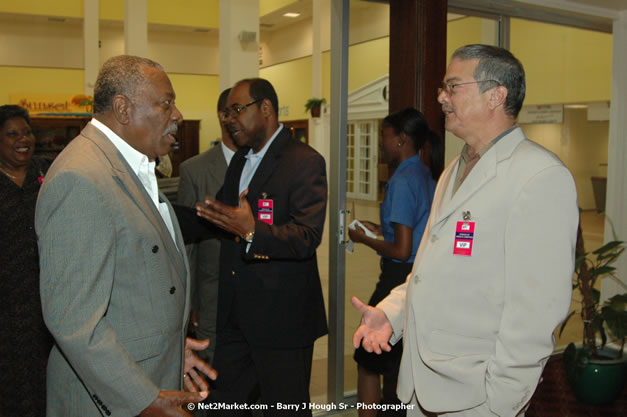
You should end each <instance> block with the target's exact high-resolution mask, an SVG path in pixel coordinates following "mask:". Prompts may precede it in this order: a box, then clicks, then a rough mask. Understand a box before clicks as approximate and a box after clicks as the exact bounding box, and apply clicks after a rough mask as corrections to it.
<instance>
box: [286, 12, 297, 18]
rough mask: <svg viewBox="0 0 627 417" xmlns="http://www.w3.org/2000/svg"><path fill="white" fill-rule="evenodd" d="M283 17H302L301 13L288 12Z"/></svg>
mask: <svg viewBox="0 0 627 417" xmlns="http://www.w3.org/2000/svg"><path fill="white" fill-rule="evenodd" d="M283 16H285V17H298V16H300V13H294V12H287V13H283Z"/></svg>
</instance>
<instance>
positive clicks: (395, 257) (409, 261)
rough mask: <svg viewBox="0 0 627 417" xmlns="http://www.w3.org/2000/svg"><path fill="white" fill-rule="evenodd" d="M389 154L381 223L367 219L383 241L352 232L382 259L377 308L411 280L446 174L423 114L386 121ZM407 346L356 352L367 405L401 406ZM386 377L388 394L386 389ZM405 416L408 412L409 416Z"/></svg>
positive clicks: (404, 113)
mask: <svg viewBox="0 0 627 417" xmlns="http://www.w3.org/2000/svg"><path fill="white" fill-rule="evenodd" d="M382 130H383V156H384V159H385V161H386V163H387V165H388V171H389V173H390V175H391V176H390V178H389V180H388V182H387V184H386V191H385V199H384V200H383V203H382V204H381V210H380V215H381V225H377V224H374V223H371V222H367V221H362V223H363V224H364V226H366V228H368V229H369V230H370V231H372V232H373V233H375V234H376V235H377V236H383V240H381V239H373V238H369V237H367V236H366V235H365V233H364V232H363V231H362V230H361V229H360V228H357V229H356V230H349V236H350V238H351V240H352V241H353V242H358V243H363V244H365V245H367V246H369V247H371V248H372V249H374V250H376V251H377V253H378V254H379V255H380V256H381V275H380V276H379V282H378V283H377V286H376V288H375V290H374V293H373V294H372V297H371V298H370V301H369V302H368V304H369V305H371V306H374V305H376V304H377V303H378V302H379V301H381V300H382V299H383V298H385V296H387V295H388V294H389V293H390V291H391V290H392V289H393V288H394V287H396V286H397V285H400V284H402V283H403V282H405V279H406V278H407V275H408V274H409V273H410V272H411V268H412V265H413V262H414V257H415V256H416V251H417V250H418V245H419V244H420V239H421V238H422V233H423V232H424V229H425V226H426V224H427V219H428V218H429V211H430V209H431V202H432V201H433V192H434V190H435V184H436V181H437V179H438V177H439V176H440V173H441V172H442V168H443V166H442V164H443V159H444V158H443V151H444V147H443V144H442V141H441V140H440V138H439V137H438V136H437V135H436V134H435V133H433V132H432V131H431V130H430V129H429V126H428V125H427V121H426V120H425V118H424V116H423V114H422V113H420V112H419V111H418V110H416V109H413V108H407V109H404V110H401V111H399V112H396V113H392V114H390V115H389V116H387V117H386V118H385V119H383V129H382ZM426 142H428V143H429V145H430V154H429V163H430V164H429V165H430V168H427V167H426V166H425V165H424V164H423V163H422V161H421V160H420V156H419V155H420V154H421V151H422V149H423V146H424V144H425V143H426ZM402 349H403V348H402V343H401V342H399V343H397V344H396V345H394V346H393V347H392V350H391V351H390V352H383V353H382V354H381V355H377V354H375V353H368V352H366V351H365V350H364V349H363V348H361V347H360V348H359V349H357V350H355V356H354V357H355V361H356V362H357V375H358V376H357V378H358V380H357V395H358V399H359V401H360V402H363V403H366V404H378V403H379V402H382V403H386V404H389V403H398V399H397V398H396V382H397V379H398V369H399V365H400V360H401V354H402ZM381 376H383V390H381V380H380V379H381ZM376 414H377V411H376V410H368V409H360V410H359V416H360V417H369V416H373V417H374V416H375V415H376ZM403 414H404V413H403Z"/></svg>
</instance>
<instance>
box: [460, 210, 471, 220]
mask: <svg viewBox="0 0 627 417" xmlns="http://www.w3.org/2000/svg"><path fill="white" fill-rule="evenodd" d="M462 217H463V218H464V220H465V221H468V220H470V219H471V217H470V211H464V212H463V213H462Z"/></svg>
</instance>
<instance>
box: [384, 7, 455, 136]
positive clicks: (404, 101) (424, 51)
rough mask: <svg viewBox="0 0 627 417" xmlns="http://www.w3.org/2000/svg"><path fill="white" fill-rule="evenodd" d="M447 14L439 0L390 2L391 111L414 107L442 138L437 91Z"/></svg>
mask: <svg viewBox="0 0 627 417" xmlns="http://www.w3.org/2000/svg"><path fill="white" fill-rule="evenodd" d="M446 11H447V2H446V1H442V0H396V1H391V2H390V112H394V111H399V110H401V109H403V108H405V107H410V106H411V107H416V108H417V109H418V110H420V111H422V112H423V113H424V115H425V117H426V119H427V121H428V122H429V126H430V127H431V129H433V130H434V131H435V132H437V133H438V134H439V135H440V137H441V138H444V114H443V113H442V110H441V109H440V105H439V104H438V102H437V89H438V87H439V86H440V84H441V82H442V78H443V77H444V74H445V73H446Z"/></svg>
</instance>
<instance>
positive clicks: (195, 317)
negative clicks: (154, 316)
mask: <svg viewBox="0 0 627 417" xmlns="http://www.w3.org/2000/svg"><path fill="white" fill-rule="evenodd" d="M230 91H231V89H230V88H227V89H226V90H224V91H223V92H222V93H221V94H220V97H219V98H218V110H217V112H218V120H219V123H220V127H221V130H222V142H220V143H219V144H218V145H216V146H214V147H213V148H211V149H209V150H208V151H206V152H203V153H202V154H200V155H196V156H194V157H193V158H190V159H188V160H187V161H185V162H183V163H182V164H181V166H180V176H181V180H180V182H179V189H178V203H179V204H182V205H184V206H188V207H194V206H195V205H196V203H197V202H198V201H201V200H202V199H203V198H204V197H205V196H207V195H208V196H210V197H213V198H215V196H216V194H217V193H218V191H220V188H222V184H223V183H224V175H225V174H226V168H227V167H228V166H229V163H230V162H231V158H233V155H234V154H235V152H236V151H237V146H235V143H234V142H233V139H232V138H231V135H230V134H229V132H228V130H227V129H226V119H225V112H224V109H225V108H226V100H227V97H228V96H229V92H230ZM187 249H188V257H189V265H190V270H191V275H192V295H191V296H192V312H191V325H192V326H193V328H194V330H195V331H196V336H197V337H198V338H199V339H202V340H205V339H209V340H210V341H211V343H210V344H209V347H208V348H207V349H205V350H204V351H202V352H198V354H199V356H200V357H201V358H202V359H204V360H206V361H207V362H208V363H212V362H213V355H214V352H215V342H216V315H217V311H218V275H219V268H218V265H219V260H220V240H219V239H217V238H215V239H207V240H204V241H202V242H199V243H197V244H193V245H189V246H188V248H187Z"/></svg>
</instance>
